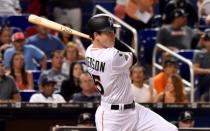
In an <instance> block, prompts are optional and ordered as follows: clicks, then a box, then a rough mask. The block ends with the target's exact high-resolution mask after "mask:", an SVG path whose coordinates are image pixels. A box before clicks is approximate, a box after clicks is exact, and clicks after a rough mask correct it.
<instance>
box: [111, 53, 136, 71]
mask: <svg viewBox="0 0 210 131" xmlns="http://www.w3.org/2000/svg"><path fill="white" fill-rule="evenodd" d="M113 55H114V56H113V60H112V71H113V73H114V74H120V73H122V72H124V71H128V70H129V68H130V67H131V66H132V61H133V60H132V58H133V56H132V53H130V52H121V51H118V50H116V51H115V52H114V54H113Z"/></svg>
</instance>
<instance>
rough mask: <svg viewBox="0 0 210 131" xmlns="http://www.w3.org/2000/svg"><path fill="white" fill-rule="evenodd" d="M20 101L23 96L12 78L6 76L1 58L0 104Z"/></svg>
mask: <svg viewBox="0 0 210 131" xmlns="http://www.w3.org/2000/svg"><path fill="white" fill-rule="evenodd" d="M18 101H21V96H20V94H19V92H18V90H17V88H16V85H15V81H14V79H12V78H11V77H10V76H7V75H5V68H4V64H3V60H2V58H0V103H4V102H18Z"/></svg>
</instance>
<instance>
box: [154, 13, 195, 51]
mask: <svg viewBox="0 0 210 131" xmlns="http://www.w3.org/2000/svg"><path fill="white" fill-rule="evenodd" d="M171 15H172V18H173V20H172V22H171V23H170V24H169V25H164V26H162V27H161V28H160V30H159V32H158V35H157V43H160V44H163V45H164V46H167V47H168V48H170V49H172V50H175V51H176V50H177V49H191V47H192V42H193V39H194V38H195V37H196V36H197V35H198V33H196V31H194V30H193V29H191V28H190V27H188V26H186V23H187V14H186V13H185V12H184V10H183V9H175V10H174V11H173V12H172V14H171Z"/></svg>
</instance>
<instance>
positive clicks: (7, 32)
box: [0, 26, 12, 54]
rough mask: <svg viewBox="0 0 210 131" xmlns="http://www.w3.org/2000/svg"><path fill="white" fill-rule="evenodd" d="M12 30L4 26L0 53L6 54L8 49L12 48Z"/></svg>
mask: <svg viewBox="0 0 210 131" xmlns="http://www.w3.org/2000/svg"><path fill="white" fill-rule="evenodd" d="M11 34H12V30H11V28H10V27H8V26H3V27H2V28H1V30H0V53H1V54H4V51H5V50H6V49H7V48H10V47H12V43H11Z"/></svg>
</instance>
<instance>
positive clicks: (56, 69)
mask: <svg viewBox="0 0 210 131" xmlns="http://www.w3.org/2000/svg"><path fill="white" fill-rule="evenodd" d="M51 61H52V68H51V69H49V70H47V71H44V72H43V73H42V74H41V76H40V78H39V84H41V83H40V82H41V81H42V79H43V78H44V77H45V75H46V76H47V77H49V78H51V79H52V80H54V81H56V85H55V92H60V89H61V83H62V82H63V81H64V80H66V79H67V78H68V77H67V76H66V75H65V74H63V73H62V72H61V67H62V64H63V53H62V51H60V50H57V51H55V52H53V53H52V55H51Z"/></svg>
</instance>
